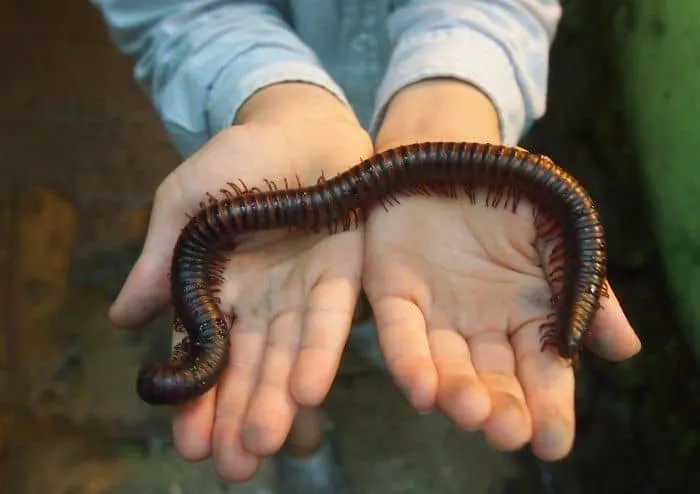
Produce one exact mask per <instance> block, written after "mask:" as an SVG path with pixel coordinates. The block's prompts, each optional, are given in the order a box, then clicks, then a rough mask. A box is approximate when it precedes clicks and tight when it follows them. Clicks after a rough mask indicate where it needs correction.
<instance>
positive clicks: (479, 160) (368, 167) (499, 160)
mask: <svg viewBox="0 0 700 494" xmlns="http://www.w3.org/2000/svg"><path fill="white" fill-rule="evenodd" d="M231 185H232V187H233V189H234V192H235V193H231V192H230V191H224V192H225V197H224V198H223V199H221V200H212V201H211V202H210V204H209V205H208V206H205V207H204V208H203V209H202V210H201V211H200V212H199V213H198V214H197V215H196V216H194V217H192V218H191V219H190V221H189V222H188V224H187V225H186V226H185V227H184V229H183V230H182V232H181V234H180V236H179V238H178V241H177V243H176V245H175V248H174V253H173V259H172V269H171V292H172V303H173V306H174V309H175V323H174V324H175V326H176V328H180V329H184V330H185V331H186V333H187V337H186V338H185V340H184V341H183V343H182V344H180V345H179V347H178V348H176V350H175V352H174V354H173V358H172V359H171V360H170V361H168V362H160V363H151V364H147V365H146V366H144V367H143V369H141V371H140V372H139V376H138V380H137V392H138V394H139V396H140V397H141V399H143V400H144V401H145V402H147V403H150V404H154V405H158V404H165V405H174V404H180V403H184V402H186V401H188V400H190V399H192V398H195V397H196V396H199V395H201V394H203V393H204V392H206V391H207V390H208V389H210V388H211V387H212V386H213V385H214V384H215V383H216V382H217V380H218V378H219V376H220V374H221V372H222V370H223V369H224V366H225V365H226V362H227V358H228V353H229V330H230V327H231V325H232V324H233V321H232V320H231V318H230V317H229V316H228V315H226V314H224V313H223V312H222V310H221V308H220V306H219V300H218V298H217V292H218V289H219V286H220V283H221V281H222V278H221V275H222V272H223V269H224V263H225V260H226V257H225V254H226V253H227V252H229V251H231V250H233V249H235V247H236V240H237V235H238V234H242V233H247V232H253V231H259V230H269V229H276V228H284V227H288V228H292V229H297V230H303V231H309V232H318V231H320V230H321V229H322V228H326V227H327V228H329V230H331V231H338V230H339V229H342V230H347V229H349V228H350V227H351V226H352V225H353V223H354V224H359V221H360V219H361V218H366V216H367V214H368V213H369V211H370V210H372V208H374V207H375V206H376V205H378V204H383V205H384V206H385V207H386V205H387V204H390V203H391V202H392V201H394V200H395V199H396V196H397V195H399V194H427V195H430V194H437V195H441V196H448V197H455V198H456V197H457V195H456V191H457V190H458V189H461V190H463V191H464V192H465V193H466V196H467V197H468V198H469V200H470V201H471V202H472V203H474V202H475V200H476V190H477V189H479V188H482V187H484V188H486V189H487V195H486V205H487V206H491V207H498V206H499V205H500V206H501V207H510V208H512V210H513V211H515V210H516V208H517V205H518V201H519V199H520V198H521V197H526V198H527V199H528V200H529V201H530V202H531V203H532V204H533V206H534V208H535V226H536V228H537V234H538V236H539V237H540V238H543V239H545V240H547V241H556V242H557V243H556V245H555V247H554V248H553V250H552V251H551V252H550V258H549V261H550V262H549V264H548V273H547V274H548V281H549V282H550V286H552V288H553V297H552V302H553V313H552V317H551V318H550V320H548V322H546V323H544V324H543V325H542V332H541V335H542V336H541V341H542V346H543V349H544V347H546V346H552V347H554V348H555V349H556V350H557V351H558V353H559V355H560V356H561V357H564V358H568V359H576V357H577V355H578V352H579V351H580V349H581V346H582V344H583V339H584V338H585V336H586V335H587V333H588V332H589V330H590V326H591V322H592V318H593V316H594V315H595V312H596V310H597V309H598V308H599V300H600V297H601V296H605V295H606V294H607V292H606V290H607V285H606V248H605V239H604V232H603V227H602V224H601V221H600V218H599V215H598V212H597V210H596V207H595V205H594V203H593V201H592V199H591V197H590V196H589V194H588V193H587V192H586V190H584V188H583V187H582V186H581V185H580V184H579V183H578V182H577V181H576V180H575V179H574V178H573V177H572V176H570V175H569V174H568V173H567V172H565V171H564V170H563V169H561V168H559V167H558V166H556V165H555V164H554V163H553V162H552V161H551V160H550V159H549V158H547V157H546V156H543V155H539V154H534V153H529V152H527V151H524V150H522V149H520V148H516V147H509V146H500V145H491V144H477V143H469V142H425V143H419V144H412V145H407V146H401V147H397V148H394V149H390V150H387V151H385V152H383V153H380V154H377V155H374V156H372V157H371V158H368V159H366V160H364V161H362V162H361V163H359V164H358V165H356V166H354V167H353V168H351V169H349V170H348V171H346V172H344V173H342V174H339V175H337V176H335V177H333V178H330V179H325V178H322V179H319V183H318V184H317V185H313V186H308V187H299V188H294V189H290V188H288V187H285V188H281V189H277V188H276V186H274V184H272V183H271V182H268V186H269V189H270V190H269V191H265V192H263V191H260V190H258V189H254V190H252V191H251V190H248V189H247V188H245V187H244V188H243V189H241V188H239V187H237V186H235V185H233V184H231ZM339 227H340V228H339Z"/></svg>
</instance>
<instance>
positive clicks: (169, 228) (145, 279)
mask: <svg viewBox="0 0 700 494" xmlns="http://www.w3.org/2000/svg"><path fill="white" fill-rule="evenodd" d="M178 197H182V195H181V191H180V190H179V188H178V187H177V185H176V184H174V183H173V182H172V181H169V180H167V179H166V180H165V181H164V182H163V184H162V185H161V187H159V189H158V191H157V192H156V196H155V200H154V203H153V210H152V213H151V219H150V222H149V225H148V233H147V235H146V241H145V243H144V247H143V250H142V251H141V255H140V256H139V258H138V260H137V261H136V264H135V265H134V267H133V268H132V269H131V272H130V273H129V276H128V277H127V279H126V281H125V282H124V285H123V286H122V289H121V291H120V292H119V295H118V296H117V299H116V300H115V301H114V303H113V304H112V306H111V307H110V309H109V312H108V316H109V319H110V320H111V321H112V323H114V324H115V325H117V326H120V327H132V326H137V325H140V324H144V323H146V322H148V321H150V320H151V319H153V318H155V317H156V316H157V315H158V314H159V313H160V312H161V311H162V310H163V309H164V308H165V307H166V306H167V304H168V302H169V301H170V283H169V280H168V277H169V274H170V273H169V271H170V266H171V262H172V256H173V248H174V246H175V243H176V241H177V238H178V236H179V234H180V232H181V230H182V228H183V227H184V226H185V225H186V223H187V221H188V220H187V216H186V214H185V211H184V206H183V204H182V201H178V200H176V199H175V198H178Z"/></svg>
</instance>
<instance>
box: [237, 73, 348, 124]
mask: <svg viewBox="0 0 700 494" xmlns="http://www.w3.org/2000/svg"><path fill="white" fill-rule="evenodd" d="M300 121H301V122H307V123H308V122H326V121H336V122H337V121H345V122H347V123H356V124H358V125H359V123H358V121H357V118H356V117H355V115H354V114H353V112H352V110H351V109H350V108H348V106H347V105H345V103H343V102H342V101H341V100H339V99H338V98H337V97H336V96H335V95H334V94H333V93H331V92H330V91H328V90H326V89H324V88H322V87H320V86H317V85H314V84H310V83H305V82H282V83H278V84H273V85H271V86H267V87H264V88H262V89H260V90H259V91H257V92H256V93H255V94H253V95H252V96H251V97H250V98H248V99H247V100H246V101H245V102H244V103H243V105H241V108H240V109H239V111H238V113H237V114H236V118H235V120H234V122H233V123H234V125H242V124H250V123H268V124H270V123H273V124H290V125H293V126H298V125H299V123H300Z"/></svg>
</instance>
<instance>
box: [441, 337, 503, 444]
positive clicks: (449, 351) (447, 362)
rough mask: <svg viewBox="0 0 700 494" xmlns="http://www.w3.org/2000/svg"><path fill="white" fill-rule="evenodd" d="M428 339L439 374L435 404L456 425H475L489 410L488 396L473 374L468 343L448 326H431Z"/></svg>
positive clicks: (483, 418)
mask: <svg viewBox="0 0 700 494" xmlns="http://www.w3.org/2000/svg"><path fill="white" fill-rule="evenodd" d="M428 340H429V342H430V351H431V353H432V355H433V362H435V368H436V370H437V374H438V391H437V394H438V397H437V403H438V406H439V407H440V409H441V410H442V411H443V412H444V413H445V415H447V416H448V417H449V418H450V419H451V420H453V421H454V422H455V423H456V424H457V425H458V426H460V427H463V428H465V429H470V430H471V429H476V428H478V427H479V426H480V425H481V424H482V422H483V421H484V420H486V419H487V418H488V416H489V413H490V412H491V399H490V397H489V392H488V389H486V387H485V386H484V384H483V383H482V382H481V380H480V379H479V377H478V376H477V375H476V370H474V366H473V365H472V361H471V355H470V353H469V347H468V346H467V342H466V341H465V339H464V337H463V336H462V335H461V334H459V333H458V332H456V331H453V330H451V329H431V330H430V331H429V332H428Z"/></svg>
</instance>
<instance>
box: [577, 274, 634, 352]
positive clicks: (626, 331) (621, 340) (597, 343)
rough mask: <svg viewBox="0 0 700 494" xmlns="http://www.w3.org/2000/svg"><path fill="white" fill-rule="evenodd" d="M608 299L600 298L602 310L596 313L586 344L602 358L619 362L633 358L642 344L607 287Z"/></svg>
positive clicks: (610, 289) (613, 294)
mask: <svg viewBox="0 0 700 494" xmlns="http://www.w3.org/2000/svg"><path fill="white" fill-rule="evenodd" d="M608 288H609V289H608V293H609V294H610V297H609V298H604V297H603V298H601V306H602V310H598V312H596V315H595V317H594V318H593V324H592V326H591V329H592V331H591V335H590V338H589V340H588V341H587V344H588V346H589V348H590V349H591V350H592V351H593V352H595V353H596V354H597V355H599V356H600V357H602V358H605V359H608V360H613V361H621V360H626V359H628V358H630V357H633V356H634V355H636V354H637V353H639V351H640V350H641V349H642V343H641V341H640V340H639V337H638V336H637V334H636V333H635V331H634V329H633V328H632V325H631V324H630V323H629V321H628V319H627V317H626V316H625V313H624V312H623V310H622V307H621V306H620V302H619V301H618V299H617V296H616V295H615V293H614V292H613V291H612V288H610V287H608Z"/></svg>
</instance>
